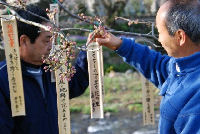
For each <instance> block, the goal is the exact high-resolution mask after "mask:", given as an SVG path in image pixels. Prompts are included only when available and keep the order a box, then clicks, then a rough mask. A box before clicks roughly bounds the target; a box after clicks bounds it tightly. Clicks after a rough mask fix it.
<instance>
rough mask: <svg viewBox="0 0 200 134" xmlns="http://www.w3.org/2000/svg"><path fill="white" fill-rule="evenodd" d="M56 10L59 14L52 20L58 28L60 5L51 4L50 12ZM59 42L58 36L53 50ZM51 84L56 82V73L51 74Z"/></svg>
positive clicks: (54, 41) (53, 43)
mask: <svg viewBox="0 0 200 134" xmlns="http://www.w3.org/2000/svg"><path fill="white" fill-rule="evenodd" d="M54 10H56V11H57V12H56V14H55V16H54V20H52V21H53V22H54V23H55V24H56V26H57V27H58V26H59V6H58V4H50V11H54ZM57 41H58V39H57V36H56V37H55V39H54V40H53V42H52V49H54V48H55V45H58V42H57ZM51 82H56V78H55V71H52V72H51Z"/></svg>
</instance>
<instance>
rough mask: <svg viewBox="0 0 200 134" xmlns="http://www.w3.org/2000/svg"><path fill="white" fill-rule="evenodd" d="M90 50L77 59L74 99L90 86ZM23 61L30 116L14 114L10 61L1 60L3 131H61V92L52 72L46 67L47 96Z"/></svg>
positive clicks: (45, 133) (9, 133) (32, 133)
mask: <svg viewBox="0 0 200 134" xmlns="http://www.w3.org/2000/svg"><path fill="white" fill-rule="evenodd" d="M86 57H87V56H86V53H85V52H81V53H80V54H79V56H78V58H77V60H76V64H75V68H76V74H75V75H74V77H73V78H72V80H71V81H70V82H69V88H70V98H73V97H77V96H79V95H81V94H82V93H83V92H84V91H85V89H86V88H87V86H88V70H87V69H88V67H87V59H86ZM25 68H26V67H25V65H24V64H23V63H22V76H23V86H24V97H25V108H26V116H19V117H12V116H11V104H10V93H9V83H8V75H7V66H6V62H5V61H3V62H1V63H0V134H58V117H57V95H56V87H55V85H56V84H55V82H54V83H52V82H51V77H50V72H46V73H45V72H44V70H43V86H44V89H45V93H46V97H45V98H44V97H43V95H42V92H41V89H40V85H39V84H38V83H37V81H36V80H35V79H34V78H33V76H31V75H30V74H29V73H28V72H27V71H26V69H25Z"/></svg>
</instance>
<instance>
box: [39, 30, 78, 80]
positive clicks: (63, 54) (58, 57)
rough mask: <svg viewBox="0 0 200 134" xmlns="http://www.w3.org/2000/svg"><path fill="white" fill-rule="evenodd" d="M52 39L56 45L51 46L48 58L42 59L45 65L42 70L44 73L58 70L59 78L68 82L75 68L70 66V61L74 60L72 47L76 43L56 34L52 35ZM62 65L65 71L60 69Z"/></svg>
mask: <svg viewBox="0 0 200 134" xmlns="http://www.w3.org/2000/svg"><path fill="white" fill-rule="evenodd" d="M53 37H54V38H53V39H54V40H55V41H57V45H55V46H53V48H52V50H51V52H50V54H49V56H48V57H43V63H46V64H47V66H45V67H44V69H45V71H56V70H57V69H60V70H61V73H60V74H59V76H60V78H61V79H67V81H70V80H71V78H72V77H73V76H74V73H75V72H76V70H75V67H74V66H72V60H73V59H74V58H75V50H74V45H76V42H71V41H68V40H66V39H65V38H63V37H62V36H59V35H57V34H54V36H53ZM56 38H57V40H56ZM63 65H65V66H66V70H64V69H62V68H61V67H62V66H63Z"/></svg>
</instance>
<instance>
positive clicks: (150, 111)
mask: <svg viewBox="0 0 200 134" xmlns="http://www.w3.org/2000/svg"><path fill="white" fill-rule="evenodd" d="M141 79H142V104H143V123H144V125H154V124H155V119H154V95H153V94H154V92H153V91H154V89H155V87H154V86H153V84H152V83H150V82H149V81H148V80H147V79H146V78H144V77H143V76H142V75H141Z"/></svg>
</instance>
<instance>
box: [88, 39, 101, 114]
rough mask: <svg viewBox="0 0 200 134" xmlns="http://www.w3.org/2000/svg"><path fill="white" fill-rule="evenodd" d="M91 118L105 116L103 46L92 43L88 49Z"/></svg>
mask: <svg viewBox="0 0 200 134" xmlns="http://www.w3.org/2000/svg"><path fill="white" fill-rule="evenodd" d="M87 60H88V71H89V88H90V106H91V118H103V117H104V113H103V92H104V91H103V85H102V84H103V65H102V64H103V63H102V62H103V58H102V48H101V47H100V46H99V45H98V44H97V43H96V42H93V43H90V44H89V45H88V51H87Z"/></svg>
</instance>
